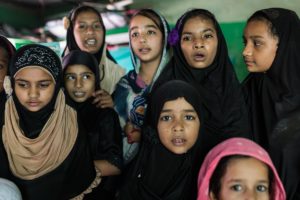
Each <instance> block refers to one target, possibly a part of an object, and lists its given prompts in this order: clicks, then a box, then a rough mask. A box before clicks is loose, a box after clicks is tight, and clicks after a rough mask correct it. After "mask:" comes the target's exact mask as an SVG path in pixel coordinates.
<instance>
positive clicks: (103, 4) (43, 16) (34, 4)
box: [0, 0, 300, 81]
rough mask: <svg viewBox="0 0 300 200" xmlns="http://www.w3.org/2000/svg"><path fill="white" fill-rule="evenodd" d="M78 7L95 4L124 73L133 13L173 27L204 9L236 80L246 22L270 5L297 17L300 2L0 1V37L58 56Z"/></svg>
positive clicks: (241, 68)
mask: <svg viewBox="0 0 300 200" xmlns="http://www.w3.org/2000/svg"><path fill="white" fill-rule="evenodd" d="M79 4H85V5H90V6H93V7H94V8H96V9H97V10H99V11H100V12H101V13H102V17H103V20H104V24H105V26H106V29H107V36H106V42H107V43H108V45H109V50H110V52H111V53H112V55H113V57H114V58H115V59H116V60H117V62H118V63H119V64H120V65H122V66H123V67H124V68H125V69H126V70H127V71H128V70H130V69H131V68H132V64H131V60H130V53H129V48H128V40H129V37H128V22H129V20H130V17H131V15H132V14H133V13H134V12H136V10H138V9H140V8H153V9H155V10H157V11H159V12H161V13H162V14H163V15H164V16H165V17H166V19H167V20H168V22H169V24H170V25H171V27H172V26H174V25H175V23H176V21H177V19H178V18H179V17H180V16H181V15H182V14H183V13H184V12H185V11H186V10H188V9H191V8H205V9H208V10H210V11H211V12H212V13H214V14H215V16H216V18H217V20H218V21H219V22H220V24H221V28H222V30H223V32H224V34H225V38H226V40H227V44H228V49H229V53H230V58H231V60H232V62H233V64H234V66H235V70H236V72H237V74H238V78H239V80H240V81H242V80H243V79H244V78H245V76H246V75H247V71H246V67H245V65H244V63H243V60H242V55H241V53H242V49H243V42H242V32H243V28H244V26H245V21H246V20H247V18H248V17H249V16H250V15H251V14H252V13H253V12H255V11H256V10H259V9H263V8H269V7H282V8H288V9H291V10H294V11H295V12H296V13H297V14H298V16H299V15H300V0H209V1H207V0H90V1H78V0H77V1H75V0H7V1H4V0H0V34H2V35H4V36H6V37H8V38H9V40H10V41H11V42H12V43H13V44H14V45H15V46H16V48H19V47H20V46H22V45H24V44H28V43H42V44H44V45H47V46H50V47H51V48H52V49H53V50H55V51H56V52H57V54H59V55H61V52H62V50H63V48H64V46H65V36H66V30H65V29H64V27H63V21H62V19H63V17H64V16H67V15H68V13H69V12H70V11H71V10H72V8H74V7H76V6H78V5H79ZM287 23H288V22H287ZM299 37H300V36H299Z"/></svg>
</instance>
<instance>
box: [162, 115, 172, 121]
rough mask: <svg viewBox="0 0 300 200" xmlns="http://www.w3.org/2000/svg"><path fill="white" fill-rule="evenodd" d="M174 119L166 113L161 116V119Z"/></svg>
mask: <svg viewBox="0 0 300 200" xmlns="http://www.w3.org/2000/svg"><path fill="white" fill-rule="evenodd" d="M171 119H172V117H171V116H169V115H164V116H161V117H160V121H170V120H171Z"/></svg>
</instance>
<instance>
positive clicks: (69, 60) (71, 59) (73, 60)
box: [62, 50, 100, 90]
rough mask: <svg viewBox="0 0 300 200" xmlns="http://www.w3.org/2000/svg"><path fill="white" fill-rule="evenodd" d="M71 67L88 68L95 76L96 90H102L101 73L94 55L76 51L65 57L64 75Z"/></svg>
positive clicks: (63, 61)
mask: <svg viewBox="0 0 300 200" xmlns="http://www.w3.org/2000/svg"><path fill="white" fill-rule="evenodd" d="M70 65H84V66H86V67H88V68H89V69H90V70H91V71H92V72H93V73H94V75H95V88H96V90H99V89H100V88H99V87H100V72H99V67H98V63H97V61H96V59H95V58H94V57H93V55H92V54H90V53H88V52H85V51H80V50H74V51H71V52H70V53H68V55H66V56H65V57H63V60H62V66H63V74H65V72H66V69H67V68H68V67H69V66H70Z"/></svg>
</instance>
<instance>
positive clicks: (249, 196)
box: [245, 190, 257, 200]
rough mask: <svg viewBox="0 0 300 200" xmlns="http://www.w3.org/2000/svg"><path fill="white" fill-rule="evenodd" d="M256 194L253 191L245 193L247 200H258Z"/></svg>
mask: <svg viewBox="0 0 300 200" xmlns="http://www.w3.org/2000/svg"><path fill="white" fill-rule="evenodd" d="M256 199H257V198H256V194H255V192H254V191H252V190H246V191H245V200H256Z"/></svg>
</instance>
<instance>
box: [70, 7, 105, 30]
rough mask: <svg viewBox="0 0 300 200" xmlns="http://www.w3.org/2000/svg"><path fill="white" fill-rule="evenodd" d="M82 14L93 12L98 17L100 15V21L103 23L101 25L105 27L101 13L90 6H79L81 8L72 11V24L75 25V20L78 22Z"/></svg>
mask: <svg viewBox="0 0 300 200" xmlns="http://www.w3.org/2000/svg"><path fill="white" fill-rule="evenodd" d="M82 12H93V13H95V14H96V15H98V17H99V20H100V22H101V25H103V21H102V17H101V15H100V13H99V12H98V10H96V9H95V8H93V7H90V6H79V7H77V8H75V9H74V10H72V11H71V14H70V16H69V17H70V20H71V22H72V23H75V20H76V18H77V16H78V15H79V14H80V13H82ZM102 28H104V27H102Z"/></svg>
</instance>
